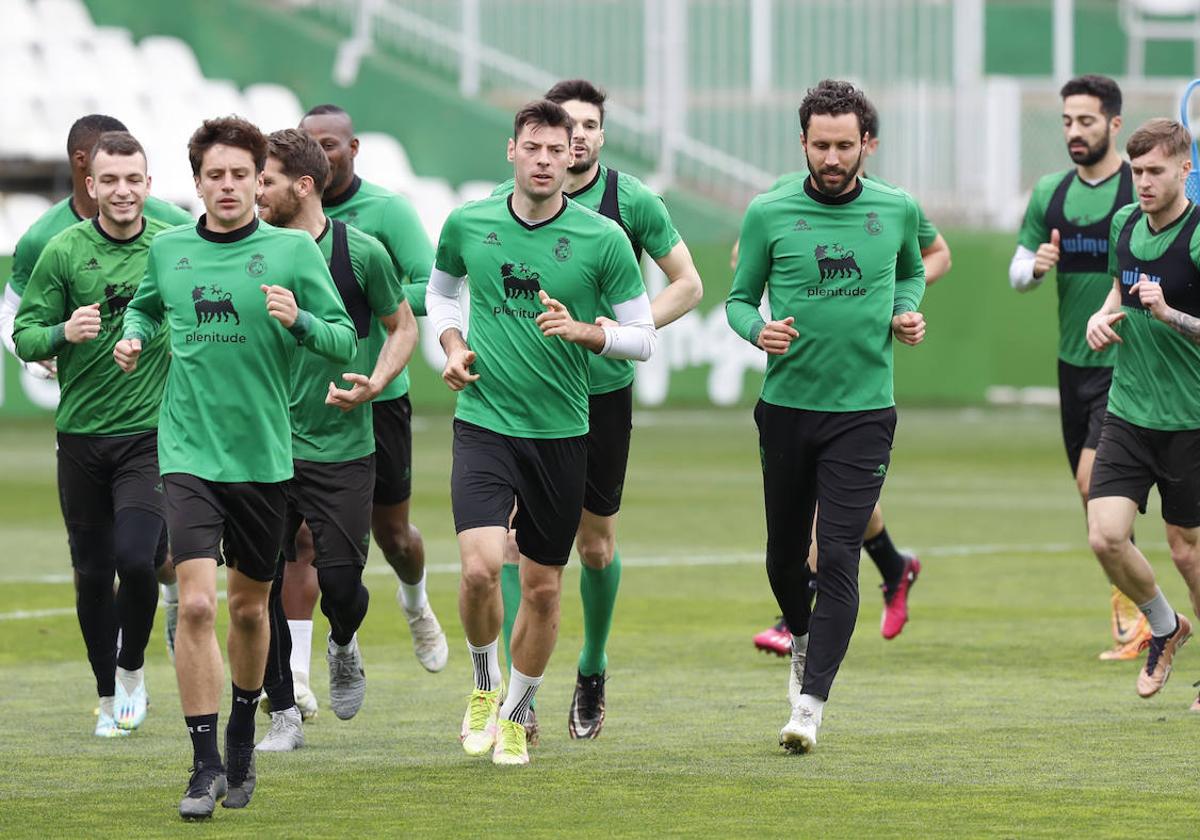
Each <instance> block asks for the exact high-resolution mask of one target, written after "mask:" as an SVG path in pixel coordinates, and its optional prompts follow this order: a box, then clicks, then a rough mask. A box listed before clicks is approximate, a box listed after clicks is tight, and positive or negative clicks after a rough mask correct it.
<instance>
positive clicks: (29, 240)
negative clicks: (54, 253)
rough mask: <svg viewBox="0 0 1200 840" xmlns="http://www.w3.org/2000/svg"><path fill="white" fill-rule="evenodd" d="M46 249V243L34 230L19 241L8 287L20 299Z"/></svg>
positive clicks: (14, 251)
mask: <svg viewBox="0 0 1200 840" xmlns="http://www.w3.org/2000/svg"><path fill="white" fill-rule="evenodd" d="M45 247H46V243H45V242H44V241H42V239H41V237H40V235H38V234H37V233H36V232H35V231H34V230H28V231H26V232H25V235H24V236H22V237H21V238H20V239H18V240H17V247H16V248H15V249H14V250H13V261H12V277H11V279H9V281H8V285H10V286H12V290H13V291H14V292H16V294H17V296H18V297H21V296H23V295H24V294H25V287H26V286H28V285H29V278H30V276H31V275H32V274H33V267H34V266H35V265H37V261H38V257H40V256H41V254H42V249H43V248H45Z"/></svg>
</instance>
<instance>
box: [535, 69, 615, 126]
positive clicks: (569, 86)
mask: <svg viewBox="0 0 1200 840" xmlns="http://www.w3.org/2000/svg"><path fill="white" fill-rule="evenodd" d="M546 99H548V100H550V101H551V102H556V103H558V104H559V105H561V104H563V103H564V102H569V101H570V100H572V99H578V100H579V101H580V102H587V103H588V104H589V105H595V106H596V107H597V108H598V109H599V110H600V125H604V103H605V102H606V101H608V93H606V92H605V90H604V88H598V87H596V86H595V85H594V84H592V83H591V82H589V81H588V80H587V79H567V80H566V81H562V82H559V83H558V84H556V85H555V86H554V87H552V88H550V90H548V91H546Z"/></svg>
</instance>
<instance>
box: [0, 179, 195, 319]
mask: <svg viewBox="0 0 1200 840" xmlns="http://www.w3.org/2000/svg"><path fill="white" fill-rule="evenodd" d="M142 212H143V213H144V214H145V215H146V217H147V218H150V219H157V220H159V221H162V222H166V223H167V225H168V226H171V225H190V224H194V223H195V221H196V219H195V218H194V217H193V216H192V214H191V213H189V212H188V211H186V210H184V209H183V208H181V207H176V206H175V205H174V204H171V203H170V202H169V201H163V200H162V199H160V198H155V197H154V196H152V195H150V196H146V205H145V207H143V208H142ZM81 221H83V217H82V216H80V215H79V214H78V213H76V212H75V205H74V204H72V203H71V199H70V198H64V199H63V200H62V201H60V202H58V204H55V205H54V206H53V207H51V208H50V209H49V210H47V211H46V212H45V213H43V214H42V215H41V216H39V217H38V220H37V221H36V222H34V223H33V224H32V225H30V227H29V230H27V231H25V234H24V235H23V236H22V237H21V238H20V239H19V240H18V241H17V247H16V250H14V251H13V263H12V277H11V278H10V279H9V281H8V285H10V286H12V290H13V291H14V292H16V293H17V296H18V297H20V296H21V295H23V294H25V287H26V286H27V285H28V284H29V277H30V275H31V274H33V267H34V266H35V265H37V261H38V257H40V256H41V255H42V249H43V248H45V247H46V243H47V242H49V241H50V240H51V239H53V238H54V237H55V236H56V235H57V234H59V233H62V232H63V231H64V230H66V229H67V228H69V227H70V226H71V225H74V224H78V223H79V222H81Z"/></svg>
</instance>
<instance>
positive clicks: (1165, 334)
mask: <svg viewBox="0 0 1200 840" xmlns="http://www.w3.org/2000/svg"><path fill="white" fill-rule="evenodd" d="M1198 222H1200V209H1197V207H1196V206H1195V205H1189V206H1188V212H1186V213H1184V214H1183V215H1182V216H1181V217H1180V218H1179V219H1177V220H1176V221H1175V222H1173V223H1171V224H1170V225H1168V226H1167V227H1165V228H1164V229H1162V230H1160V231H1158V232H1154V231H1152V230H1151V229H1150V225H1149V223H1148V222H1147V220H1146V217H1145V216H1144V215H1143V214H1142V212H1141V211H1140V210H1139V209H1138V206H1137V205H1136V204H1130V205H1127V206H1125V207H1122V208H1121V209H1120V210H1118V211H1117V212H1116V214H1115V215H1114V216H1113V220H1112V233H1111V237H1110V239H1109V249H1108V255H1109V272H1110V274H1111V277H1110V278H1109V289H1110V290H1111V289H1112V288H1113V286H1112V283H1113V281H1112V277H1115V278H1117V280H1118V282H1119V285H1120V289H1121V311H1123V312H1124V313H1125V318H1124V320H1122V321H1119V322H1117V324H1116V325H1115V327H1114V329H1116V331H1117V332H1118V333H1119V334H1120V336H1121V342H1120V343H1119V344H1117V345H1116V346H1115V350H1116V360H1115V365H1114V367H1113V377H1112V386H1111V387H1110V388H1109V389H1108V410H1109V412H1110V413H1111V414H1114V415H1116V416H1117V417H1120V418H1121V419H1122V420H1125V421H1127V422H1129V423H1132V424H1133V425H1135V426H1141V427H1142V428H1144V429H1159V430H1163V431H1179V430H1183V429H1200V345H1197V344H1196V343H1195V342H1194V341H1192V340H1190V339H1188V338H1186V337H1185V336H1182V335H1180V334H1179V333H1177V332H1175V330H1173V329H1171V327H1169V326H1167V325H1166V324H1164V323H1163V322H1162V321H1159V320H1158V319H1157V318H1155V317H1154V316H1153V315H1151V314H1150V311H1149V310H1148V309H1146V308H1145V307H1144V306H1142V302H1141V299H1140V298H1135V297H1134V296H1132V295H1130V294H1129V290H1130V289H1131V288H1132V287H1133V285H1134V284H1135V283H1137V282H1138V278H1139V277H1140V276H1141V275H1142V274H1145V275H1147V277H1148V278H1149V279H1150V280H1151V281H1152V282H1155V283H1161V284H1162V290H1163V297H1164V298H1165V299H1166V302H1167V305H1168V306H1171V307H1173V308H1175V309H1178V310H1180V311H1183V312H1186V313H1187V314H1189V315H1192V316H1195V317H1200V226H1198ZM1096 308H1097V309H1099V308H1100V306H1099V304H1098V305H1097V306H1096Z"/></svg>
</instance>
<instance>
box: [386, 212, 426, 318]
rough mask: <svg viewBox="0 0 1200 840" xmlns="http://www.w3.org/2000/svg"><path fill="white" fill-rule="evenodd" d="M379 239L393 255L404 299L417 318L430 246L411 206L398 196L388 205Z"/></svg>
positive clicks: (422, 301)
mask: <svg viewBox="0 0 1200 840" xmlns="http://www.w3.org/2000/svg"><path fill="white" fill-rule="evenodd" d="M379 239H380V240H381V241H382V242H383V244H384V245H385V246H386V247H387V249H388V252H389V253H390V254H391V255H392V261H393V262H394V263H395V266H396V273H397V275H398V276H399V277H401V278H403V279H404V297H406V298H407V299H408V303H409V306H411V307H412V308H413V312H415V313H416V314H418V315H424V314H425V287H426V286H428V285H429V266H430V265H431V264H432V263H433V246H432V245H431V244H430V242H429V236H428V235H426V233H425V227H424V226H423V225H422V224H421V219H420V217H418V216H417V211H416V210H415V209H414V208H413V206H412V203H411V202H409V201H408V200H407V199H405V198H402V197H401V196H396V197H394V198H393V199H392V200H391V201H390V202H388V208H387V211H386V213H385V214H384V218H383V231H382V232H381V235H380V236H379Z"/></svg>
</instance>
